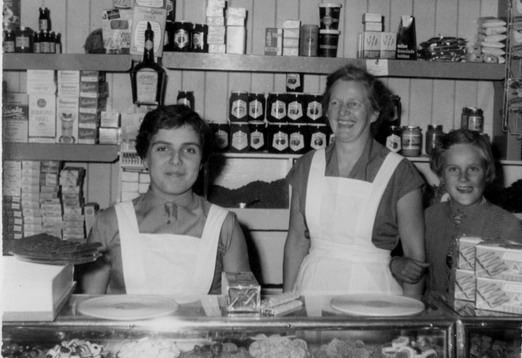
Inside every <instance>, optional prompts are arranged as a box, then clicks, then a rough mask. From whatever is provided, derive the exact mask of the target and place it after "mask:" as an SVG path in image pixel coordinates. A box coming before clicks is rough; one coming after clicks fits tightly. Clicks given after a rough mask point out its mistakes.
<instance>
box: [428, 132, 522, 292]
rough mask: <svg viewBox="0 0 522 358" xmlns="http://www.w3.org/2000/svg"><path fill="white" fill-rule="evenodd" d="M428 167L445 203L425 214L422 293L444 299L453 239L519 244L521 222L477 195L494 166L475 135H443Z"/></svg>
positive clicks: (483, 139) (486, 146)
mask: <svg viewBox="0 0 522 358" xmlns="http://www.w3.org/2000/svg"><path fill="white" fill-rule="evenodd" d="M430 167H431V169H432V170H433V172H435V173H436V174H437V175H438V177H439V178H440V181H441V184H442V185H443V186H444V188H445V190H446V192H447V193H448V195H449V200H448V201H446V202H441V203H438V204H435V205H432V206H430V207H428V208H427V209H426V211H425V225H426V234H425V239H426V256H427V259H428V262H429V263H431V268H430V269H429V280H428V289H429V290H430V291H431V292H433V293H438V294H442V295H445V294H446V293H448V290H449V287H448V286H449V279H450V272H451V268H452V264H453V263H454V262H455V260H456V258H457V256H456V253H455V252H454V251H455V248H454V246H453V245H454V244H455V240H456V239H458V238H460V237H462V236H469V237H480V238H482V239H483V240H487V241H496V242H510V243H513V242H518V243H522V221H520V220H519V219H517V217H516V216H514V215H513V214H511V213H510V212H508V211H506V210H504V209H502V208H500V207H498V206H496V205H493V204H492V203H490V202H489V201H487V200H486V199H485V198H484V196H483V193H484V190H485V188H486V185H488V184H489V183H491V182H492V181H493V180H494V179H495V162H494V158H493V154H492V152H491V147H490V145H489V142H488V139H487V138H486V137H485V136H483V135H481V134H480V133H477V132H472V131H468V130H464V129H459V130H455V131H452V132H450V133H448V134H447V135H446V136H445V137H444V139H443V141H442V146H441V148H439V149H438V150H435V151H434V153H433V154H432V156H431V161H430Z"/></svg>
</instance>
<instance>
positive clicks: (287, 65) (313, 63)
mask: <svg viewBox="0 0 522 358" xmlns="http://www.w3.org/2000/svg"><path fill="white" fill-rule="evenodd" d="M162 62H163V66H165V67H167V68H168V69H175V70H201V71H229V72H270V73H278V72H279V73H286V72H299V73H305V74H328V73H330V72H333V71H334V70H336V69H338V68H339V67H342V66H344V65H347V64H349V63H352V64H354V65H358V66H366V67H368V66H369V65H372V64H376V65H378V66H381V68H384V65H386V68H387V74H386V76H387V77H407V78H436V79H452V80H481V81H500V80H503V79H504V76H505V66H504V65H502V64H490V63H466V62H442V61H439V62H428V61H405V60H382V59H381V60H367V59H350V58H326V57H301V56H294V57H292V58H291V61H290V60H289V58H288V56H263V55H230V54H208V53H192V52H164V53H163V58H162Z"/></svg>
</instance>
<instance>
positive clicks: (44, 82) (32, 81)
mask: <svg viewBox="0 0 522 358" xmlns="http://www.w3.org/2000/svg"><path fill="white" fill-rule="evenodd" d="M55 93H56V82H55V79H54V70H27V94H55Z"/></svg>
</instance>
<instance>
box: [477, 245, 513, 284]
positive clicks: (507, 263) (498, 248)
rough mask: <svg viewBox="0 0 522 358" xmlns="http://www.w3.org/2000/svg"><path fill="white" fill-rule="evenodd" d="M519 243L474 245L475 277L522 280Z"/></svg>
mask: <svg viewBox="0 0 522 358" xmlns="http://www.w3.org/2000/svg"><path fill="white" fill-rule="evenodd" d="M520 267H522V248H521V247H520V245H501V244H485V243H484V244H480V245H477V246H476V264H475V273H476V275H477V277H486V278H495V279H500V280H506V281H513V282H522V271H521V270H520Z"/></svg>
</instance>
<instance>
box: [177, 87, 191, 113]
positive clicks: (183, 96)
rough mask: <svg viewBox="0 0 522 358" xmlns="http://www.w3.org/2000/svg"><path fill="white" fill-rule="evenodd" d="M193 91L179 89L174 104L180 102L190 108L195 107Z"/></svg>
mask: <svg viewBox="0 0 522 358" xmlns="http://www.w3.org/2000/svg"><path fill="white" fill-rule="evenodd" d="M195 102H196V100H195V98H194V91H179V92H178V97H177V98H176V104H182V105H184V106H187V107H189V108H191V109H195Z"/></svg>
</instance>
